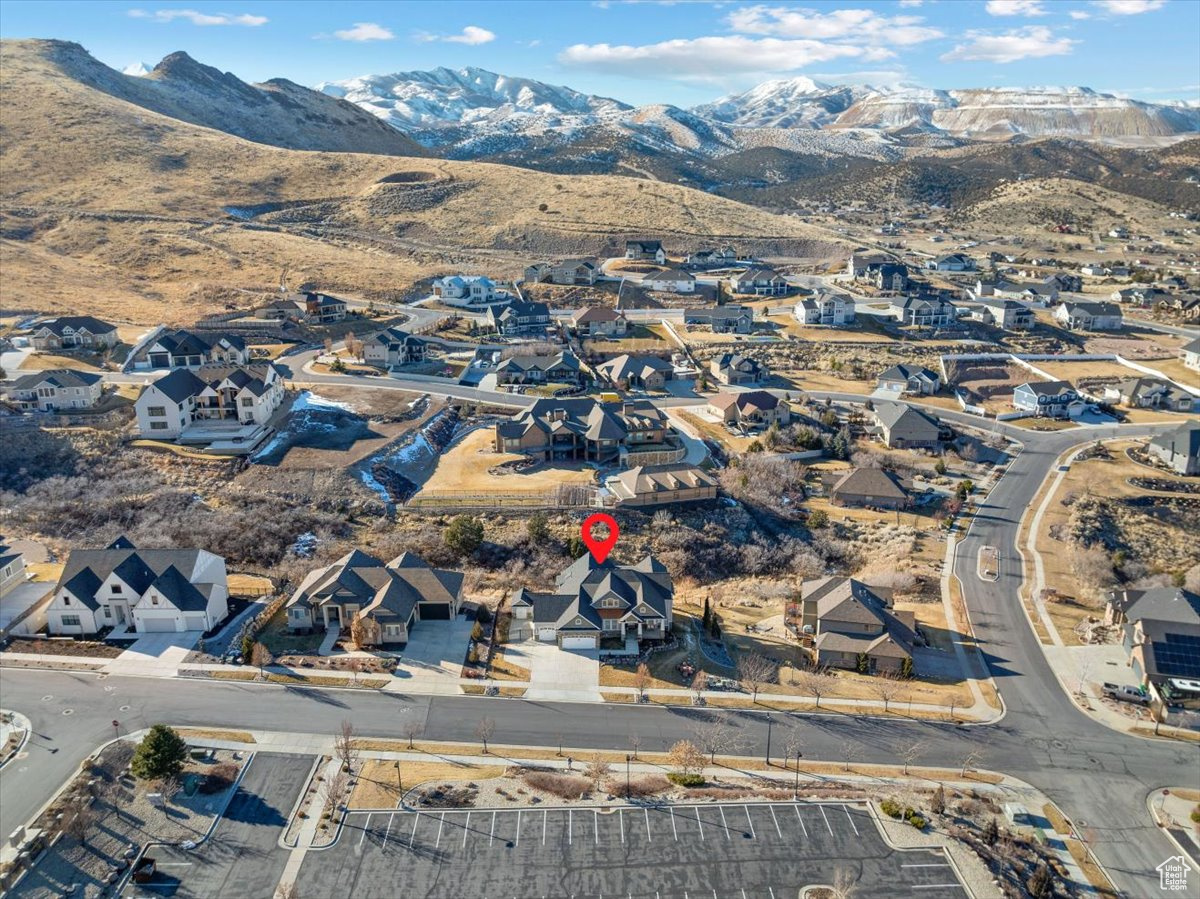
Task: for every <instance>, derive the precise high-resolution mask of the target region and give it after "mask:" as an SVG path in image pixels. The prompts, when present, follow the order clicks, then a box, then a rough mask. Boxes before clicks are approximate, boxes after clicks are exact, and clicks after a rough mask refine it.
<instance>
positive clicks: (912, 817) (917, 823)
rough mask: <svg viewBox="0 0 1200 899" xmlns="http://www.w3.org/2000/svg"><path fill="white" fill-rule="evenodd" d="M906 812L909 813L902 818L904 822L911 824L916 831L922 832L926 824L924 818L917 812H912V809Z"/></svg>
mask: <svg viewBox="0 0 1200 899" xmlns="http://www.w3.org/2000/svg"><path fill="white" fill-rule="evenodd" d="M908 812H909V813H908V814H907V815H905V816H904V820H905V821H907V822H908V823H909V824H911V825H912V826H913V827H915V828H916V829H917V830H924V829H925V825H926V824H927V823H928V822H927V821H926V820H925V816H924V815H922V814H920V813H919V812H914V811H913V810H912V809H909V810H908Z"/></svg>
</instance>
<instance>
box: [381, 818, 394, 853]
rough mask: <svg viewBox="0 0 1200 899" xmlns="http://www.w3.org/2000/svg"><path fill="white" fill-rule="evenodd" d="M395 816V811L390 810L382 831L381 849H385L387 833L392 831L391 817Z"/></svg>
mask: <svg viewBox="0 0 1200 899" xmlns="http://www.w3.org/2000/svg"><path fill="white" fill-rule="evenodd" d="M395 817H396V813H395V812H392V813H391V814H390V815H388V823H387V828H386V829H385V830H384V831H383V846H382V847H381V848H383V849H387V841H388V835H389V834H390V833H391V832H392V819H393V818H395Z"/></svg>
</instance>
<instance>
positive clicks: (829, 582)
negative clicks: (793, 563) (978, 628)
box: [800, 577, 917, 674]
mask: <svg viewBox="0 0 1200 899" xmlns="http://www.w3.org/2000/svg"><path fill="white" fill-rule="evenodd" d="M800 596H801V600H800V602H801V631H802V632H803V633H804V634H806V635H809V636H811V637H812V648H811V652H812V657H813V664H814V666H815V667H819V668H845V669H849V670H852V671H853V670H858V671H862V672H864V673H866V674H883V673H891V674H907V673H909V672H911V670H912V661H913V646H914V645H915V644H916V642H917V634H916V618H915V616H914V614H913V613H912V612H911V611H904V612H900V611H897V610H896V609H894V608H893V607H892V605H891V602H890V600H888V599H886V598H884V597H883V596H881V595H880V594H879V593H877V592H876V591H874V590H872V589H871V588H870V587H868V586H867V585H866V584H864V583H862V582H861V581H856V580H854V579H852V578H845V577H826V578H822V579H820V580H817V581H813V582H806V583H804V584H803V585H802V586H801V589H800Z"/></svg>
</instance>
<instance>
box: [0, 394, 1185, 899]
mask: <svg viewBox="0 0 1200 899" xmlns="http://www.w3.org/2000/svg"><path fill="white" fill-rule="evenodd" d="M846 398H851V397H849V396H848V395H847V397H846ZM854 399H861V397H855V398H854ZM945 417H947V418H951V419H954V418H959V416H956V415H955V414H954V413H946V414H945ZM966 420H968V421H970V420H971V419H970V417H966ZM974 423H976V424H978V421H977V420H975V421H974ZM999 430H1003V431H1006V432H1010V433H1014V434H1019V438H1020V439H1021V440H1022V441H1023V442H1024V444H1025V450H1024V451H1023V452H1022V453H1020V454H1019V455H1018V456H1017V457H1016V459H1015V460H1014V461H1013V463H1012V464H1011V465H1010V466H1009V469H1008V471H1007V473H1006V474H1005V476H1004V477H1003V478H1002V479H1001V480H1000V481H999V482H998V484H997V485H996V487H995V488H994V489H993V491H992V494H991V495H990V496H989V498H988V500H987V502H986V505H985V506H984V508H983V509H982V510H981V512H980V514H979V515H978V516H977V518H976V519H975V523H974V524H973V526H972V528H971V530H970V532H969V533H968V534H967V536H966V538H965V540H964V542H963V543H962V544H961V545H960V552H959V556H958V569H957V573H958V574H959V576H960V577H961V578H962V581H963V585H964V592H965V596H966V599H967V605H968V607H969V609H970V613H971V618H972V620H973V622H974V624H975V628H976V632H977V635H978V637H979V640H980V642H981V645H982V647H983V649H984V652H985V654H986V657H987V660H988V664H989V666H990V668H991V670H992V673H993V675H994V676H995V677H996V679H997V682H998V683H999V685H1000V688H1001V691H1002V693H1003V696H1004V699H1005V703H1006V706H1007V714H1006V715H1005V717H1004V718H1003V719H1002V720H1001V721H1000V722H999V723H998V724H995V725H991V726H987V727H974V728H964V727H960V728H956V727H953V726H949V725H945V724H939V723H931V722H920V721H905V720H894V719H872V718H868V717H861V716H854V715H808V716H796V715H784V714H777V715H776V716H775V721H776V725H777V726H776V728H775V739H776V741H777V742H776V743H775V747H776V750H778V748H779V747H781V746H782V742H780V728H781V727H785V726H786V727H794V728H797V729H798V730H799V731H800V732H801V734H802V736H803V739H804V741H805V745H806V757H808V758H817V759H837V758H840V757H841V754H842V746H843V745H844V744H845V743H846V742H847V741H849V742H852V743H853V744H854V745H855V746H857V747H858V752H859V758H860V760H862V761H868V762H890V761H894V760H895V758H896V755H897V749H896V748H897V746H899V745H900V744H901V743H902V742H904V741H906V740H921V741H923V742H924V744H925V746H926V754H925V756H924V757H923V758H922V760H921V761H922V763H924V764H935V765H951V766H953V765H957V764H959V763H961V761H962V759H963V757H964V756H965V755H966V753H967V752H969V751H971V750H973V749H979V748H983V750H984V752H985V755H984V757H983V759H982V761H981V762H980V765H981V766H984V767H990V768H995V769H998V770H1003V771H1005V772H1008V773H1009V774H1012V775H1014V776H1017V777H1020V778H1023V779H1024V780H1027V781H1029V782H1030V783H1032V784H1034V785H1036V786H1038V787H1039V788H1041V789H1042V790H1043V791H1045V792H1046V793H1047V794H1048V795H1049V796H1050V797H1051V798H1053V799H1054V800H1055V801H1056V802H1058V803H1059V804H1060V805H1061V806H1062V807H1063V809H1064V810H1065V811H1066V812H1067V813H1068V815H1070V816H1072V818H1073V820H1074V822H1075V824H1076V825H1077V826H1078V827H1080V828H1081V829H1082V830H1083V832H1084V834H1085V836H1086V837H1087V838H1088V840H1089V841H1090V842H1091V843H1092V845H1093V847H1094V848H1095V850H1096V852H1097V855H1098V856H1099V857H1100V859H1101V860H1102V861H1103V862H1104V863H1105V864H1106V865H1108V866H1109V870H1110V871H1111V872H1112V874H1113V876H1114V878H1115V879H1116V880H1117V883H1118V885H1119V886H1120V887H1121V888H1122V889H1124V890H1125V891H1126V892H1127V893H1128V895H1130V896H1133V897H1147V896H1153V895H1157V894H1158V890H1157V878H1156V877H1155V876H1154V868H1155V866H1156V865H1157V864H1158V863H1159V862H1161V861H1162V860H1163V859H1165V858H1167V857H1168V856H1169V855H1171V854H1172V852H1173V848H1172V846H1171V844H1170V843H1169V842H1168V841H1167V840H1166V839H1165V837H1164V836H1163V835H1162V834H1161V833H1160V832H1159V831H1158V830H1157V829H1156V828H1154V827H1152V826H1151V824H1150V821H1149V817H1148V815H1147V813H1146V807H1145V800H1146V797H1147V796H1148V795H1149V794H1150V793H1152V792H1154V791H1155V790H1157V789H1159V788H1161V787H1164V786H1169V785H1179V784H1187V783H1192V784H1195V783H1196V782H1197V772H1200V747H1197V746H1195V745H1187V744H1181V743H1172V742H1160V741H1150V740H1145V739H1139V738H1135V737H1130V736H1127V735H1124V734H1120V733H1117V732H1114V731H1112V730H1110V729H1108V728H1107V727H1105V726H1103V725H1102V724H1099V723H1097V722H1095V721H1092V720H1091V719H1090V718H1088V717H1087V715H1085V714H1084V713H1083V712H1080V711H1079V710H1078V709H1077V708H1076V707H1075V706H1074V705H1073V704H1072V703H1071V702H1070V700H1069V699H1068V697H1067V696H1066V695H1065V694H1064V693H1063V691H1062V690H1061V689H1060V687H1059V685H1058V683H1057V681H1056V679H1055V677H1054V674H1053V672H1052V671H1051V670H1050V668H1049V666H1048V665H1047V663H1046V661H1045V658H1044V656H1043V654H1042V652H1041V649H1040V647H1039V645H1038V643H1037V640H1036V638H1035V636H1034V634H1033V632H1032V630H1031V629H1030V626H1029V624H1028V622H1027V621H1026V620H1025V617H1024V614H1023V612H1022V610H1021V608H1020V604H1019V601H1018V599H1017V589H1018V587H1019V585H1020V583H1021V569H1020V562H1019V559H1018V557H1017V556H1016V553H1015V550H1014V540H1015V536H1016V530H1017V523H1018V522H1019V520H1020V517H1021V514H1022V513H1023V512H1024V510H1025V509H1026V508H1028V507H1029V506H1030V505H1031V503H1032V499H1033V496H1034V494H1035V493H1036V491H1037V489H1038V486H1039V485H1040V483H1041V481H1042V479H1043V477H1044V475H1045V474H1046V472H1047V471H1048V470H1049V469H1050V466H1051V465H1052V464H1053V462H1054V460H1055V458H1056V457H1057V456H1058V454H1059V453H1060V452H1061V451H1062V450H1064V449H1066V448H1067V447H1068V446H1070V445H1072V444H1075V443H1078V442H1079V439H1080V437H1081V436H1082V435H1081V434H1079V433H1078V432H1069V431H1068V432H1062V431H1059V432H1050V433H1036V432H1028V431H1017V430H1016V429H1011V430H1010V429H1008V428H1007V427H1001V428H999ZM1151 430H1152V429H1151V428H1150V427H1148V426H1125V427H1121V428H1116V427H1106V428H1094V429H1091V430H1090V431H1089V432H1088V439H1100V438H1104V437H1109V436H1114V435H1116V434H1118V433H1120V434H1121V435H1123V436H1135V435H1139V434H1145V433H1148V432H1150V431H1151ZM984 544H987V545H992V546H997V547H1000V548H1001V553H1002V558H1001V565H1000V573H999V577H998V579H997V580H996V581H994V582H985V581H980V580H979V579H978V578H977V577H976V576H975V572H974V560H975V558H976V553H977V550H978V548H979V547H980V546H981V545H984ZM0 695H2V696H3V701H2V704H3V705H4V706H5V707H6V708H13V709H17V710H20V711H22V712H24V713H25V714H27V715H28V716H29V717H30V719H31V720H32V722H33V727H34V732H35V736H34V737H33V738H32V739H31V741H30V743H29V755H28V757H27V758H25V759H19V760H17V761H15V762H14V763H13V764H11V765H9V766H7V767H6V768H5V769H4V771H3V772H2V773H0V833H8V832H11V830H12V829H13V828H14V827H16V826H17V825H18V824H20V823H22V822H23V821H25V820H27V819H28V818H29V817H30V816H31V815H32V814H33V813H34V812H35V811H36V810H37V808H38V807H39V806H40V805H41V803H42V802H44V801H45V800H46V799H47V798H48V797H49V795H50V793H51V792H52V790H53V789H54V788H55V786H56V785H57V784H59V783H61V782H62V781H63V780H65V779H66V777H67V776H69V775H70V774H71V773H72V771H73V770H75V768H76V766H77V764H78V762H79V760H80V759H81V758H83V757H84V756H85V755H86V754H88V753H89V752H90V751H91V750H92V749H94V748H95V746H96V745H97V744H98V743H100V742H101V741H102V740H104V739H107V738H109V737H111V736H112V735H113V728H112V725H111V721H112V719H114V718H115V719H120V721H121V723H122V727H123V728H125V729H133V728H139V727H146V726H148V725H150V724H152V723H155V722H159V721H163V722H167V723H171V724H196V725H220V726H226V727H235V728H237V727H247V728H259V729H263V730H283V731H293V730H298V729H303V730H306V731H309V732H315V733H329V734H332V733H334V732H335V731H336V730H337V729H338V728H339V725H340V722H341V721H342V720H343V719H350V720H352V721H354V722H355V723H356V725H357V727H358V728H359V730H360V731H362V732H363V733H364V734H367V735H373V736H374V735H378V736H402V734H403V731H402V724H403V722H404V721H405V720H406V719H407V718H408V717H409V716H412V715H417V716H420V718H421V720H422V721H423V723H424V725H425V736H426V738H427V739H432V740H455V741H467V742H470V741H472V740H473V734H474V730H475V727H476V725H477V723H478V721H479V720H480V718H482V717H484V716H487V717H491V718H493V719H495V721H496V733H495V735H494V737H493V739H494V740H495V741H496V742H497V743H511V744H530V745H548V744H553V743H555V742H557V740H558V738H559V737H560V735H561V736H562V737H563V739H564V740H565V741H566V742H567V743H568V744H570V745H574V746H579V747H606V748H614V749H626V748H628V746H629V736H630V734H633V733H636V734H637V735H638V736H639V737H640V738H641V741H642V747H643V748H645V749H646V750H648V751H651V750H660V749H665V748H666V747H668V746H669V745H670V744H671V743H673V742H674V741H675V740H677V739H681V738H684V737H688V736H690V735H691V730H692V728H693V726H694V725H695V723H696V721H697V720H698V718H700V717H702V716H707V715H717V716H720V717H722V718H724V719H727V720H728V721H729V722H730V723H731V724H732V725H733V726H734V727H737V728H739V729H740V730H741V731H742V734H743V736H744V738H745V745H746V746H747V750H746V751H747V752H750V753H755V752H759V753H761V752H763V751H764V750H765V744H766V739H767V733H768V729H767V726H766V719H765V717H764V715H763V714H762V713H757V712H748V711H740V710H708V711H699V710H692V709H664V708H645V707H636V706H622V705H611V706H606V705H582V704H562V703H545V702H535V701H525V700H510V699H484V698H479V697H468V696H437V697H428V696H422V697H415V696H414V697H405V696H400V695H397V694H387V695H379V694H371V693H359V692H351V691H336V690H321V689H303V688H294V687H276V686H252V685H245V684H227V683H211V682H210V683H206V682H192V681H187V680H176V681H165V682H164V681H162V680H148V679H138V678H118V677H113V678H106V679H100V678H97V676H96V675H94V674H75V673H65V672H50V671H36V672H35V671H20V670H14V669H5V670H3V671H0ZM67 709H70V710H71V713H70V714H69V715H66V714H64V712H65V711H66V710H67Z"/></svg>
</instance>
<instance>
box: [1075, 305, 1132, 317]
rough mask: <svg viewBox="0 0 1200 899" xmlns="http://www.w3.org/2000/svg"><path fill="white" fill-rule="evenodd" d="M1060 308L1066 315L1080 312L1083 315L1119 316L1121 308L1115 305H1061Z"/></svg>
mask: <svg viewBox="0 0 1200 899" xmlns="http://www.w3.org/2000/svg"><path fill="white" fill-rule="evenodd" d="M1062 308H1063V309H1065V310H1066V311H1067V314H1068V315H1074V314H1075V313H1076V312H1082V313H1083V314H1084V315H1116V316H1120V315H1121V307H1120V306H1118V305H1117V304H1116V303H1063V304H1062Z"/></svg>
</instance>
